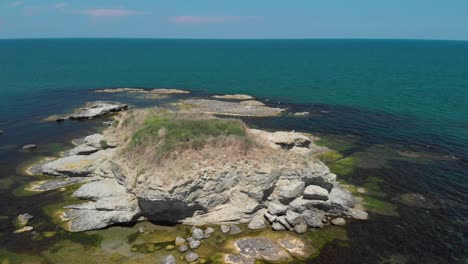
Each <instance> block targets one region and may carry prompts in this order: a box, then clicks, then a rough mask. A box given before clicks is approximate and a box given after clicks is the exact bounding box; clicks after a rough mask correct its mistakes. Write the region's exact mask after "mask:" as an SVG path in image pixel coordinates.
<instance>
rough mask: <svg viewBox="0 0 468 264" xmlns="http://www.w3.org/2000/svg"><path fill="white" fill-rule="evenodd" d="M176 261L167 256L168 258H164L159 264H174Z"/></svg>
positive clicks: (172, 257)
mask: <svg viewBox="0 0 468 264" xmlns="http://www.w3.org/2000/svg"><path fill="white" fill-rule="evenodd" d="M176 263H177V262H176V259H175V258H174V256H172V255H169V256H165V257H164V258H163V259H162V260H161V264H176Z"/></svg>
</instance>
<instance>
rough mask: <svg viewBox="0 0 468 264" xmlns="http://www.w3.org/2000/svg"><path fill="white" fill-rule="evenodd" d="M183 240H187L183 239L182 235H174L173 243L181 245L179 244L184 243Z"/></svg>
mask: <svg viewBox="0 0 468 264" xmlns="http://www.w3.org/2000/svg"><path fill="white" fill-rule="evenodd" d="M185 242H187V240H185V238H183V237H176V239H175V245H176V246H181V245H183V244H185Z"/></svg>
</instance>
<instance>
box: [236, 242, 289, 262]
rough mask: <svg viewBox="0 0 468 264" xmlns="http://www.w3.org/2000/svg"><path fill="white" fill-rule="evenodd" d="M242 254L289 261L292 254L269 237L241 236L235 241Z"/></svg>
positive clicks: (263, 258)
mask: <svg viewBox="0 0 468 264" xmlns="http://www.w3.org/2000/svg"><path fill="white" fill-rule="evenodd" d="M234 244H235V246H236V249H237V250H238V252H239V254H240V255H243V256H245V257H250V258H255V259H259V260H265V261H274V262H280V261H287V260H289V259H290V258H291V256H290V255H289V254H288V253H287V252H286V251H285V250H284V249H283V248H282V247H281V246H279V245H278V244H276V243H275V242H273V241H271V240H270V239H268V238H264V237H256V238H241V239H238V240H236V241H235V242H234Z"/></svg>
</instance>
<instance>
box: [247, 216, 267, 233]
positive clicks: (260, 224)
mask: <svg viewBox="0 0 468 264" xmlns="http://www.w3.org/2000/svg"><path fill="white" fill-rule="evenodd" d="M247 227H248V228H249V229H252V230H257V229H262V228H265V220H263V218H262V217H261V216H258V215H257V216H255V217H254V218H253V219H252V221H250V223H249V224H248V226H247Z"/></svg>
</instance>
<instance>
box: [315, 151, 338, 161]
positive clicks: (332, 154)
mask: <svg viewBox="0 0 468 264" xmlns="http://www.w3.org/2000/svg"><path fill="white" fill-rule="evenodd" d="M317 157H318V158H319V159H320V160H321V161H322V162H324V163H325V164H330V163H333V162H335V161H337V160H339V159H342V158H343V155H342V154H341V153H339V152H336V151H329V152H326V153H323V154H320V155H318V156H317Z"/></svg>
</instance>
